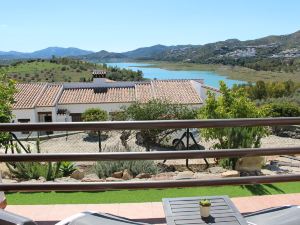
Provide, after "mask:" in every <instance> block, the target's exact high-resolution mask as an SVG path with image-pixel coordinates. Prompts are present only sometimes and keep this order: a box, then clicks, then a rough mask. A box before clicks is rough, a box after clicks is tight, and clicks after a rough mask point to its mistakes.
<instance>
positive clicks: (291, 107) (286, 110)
mask: <svg viewBox="0 0 300 225" xmlns="http://www.w3.org/2000/svg"><path fill="white" fill-rule="evenodd" d="M264 108H265V110H266V114H267V115H268V116H270V117H297V116H300V107H299V106H298V105H297V104H296V103H291V102H277V103H270V104H267V105H266V106H265V107H264Z"/></svg>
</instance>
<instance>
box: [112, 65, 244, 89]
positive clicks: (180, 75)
mask: <svg viewBox="0 0 300 225" xmlns="http://www.w3.org/2000/svg"><path fill="white" fill-rule="evenodd" d="M107 65H109V66H117V67H120V68H125V69H131V70H134V71H137V70H141V71H143V74H144V77H145V78H149V79H155V78H156V79H158V80H168V79H204V83H205V84H207V85H209V86H213V87H216V88H217V87H219V81H221V80H223V81H225V83H226V84H227V85H228V86H229V87H232V85H233V84H242V83H244V81H239V80H230V79H227V78H226V76H221V75H220V74H217V73H215V72H211V71H186V70H180V71H178V70H166V69H160V68H152V67H143V66H147V65H149V64H143V63H107Z"/></svg>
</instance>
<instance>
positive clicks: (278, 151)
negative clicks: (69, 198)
mask: <svg viewBox="0 0 300 225" xmlns="http://www.w3.org/2000/svg"><path fill="white" fill-rule="evenodd" d="M299 124H300V118H299V117H297V118H260V119H256V118H255V119H221V120H176V121H173V120H168V121H124V122H89V123H32V124H0V132H19V131H77V130H95V131H99V130H120V129H126V130H130V129H132V130H140V129H159V128H160V129H171V128H182V129H183V128H224V127H240V126H243V127H244V126H276V125H299ZM282 154H292V155H295V154H300V146H299V147H283V148H257V149H221V150H196V151H195V150H193V151H163V152H117V153H57V154H54V153H51V154H44V153H39V154H3V155H0V162H20V161H40V162H46V161H113V160H165V159H200V158H224V157H246V156H269V155H282ZM293 181H300V175H275V176H249V177H237V178H222V179H221V178H220V179H209V180H183V181H182V180H170V181H138V182H137V181H128V182H103V183H40V184H37V183H34V184H28V183H26V184H0V191H98V190H116V189H145V188H179V187H199V186H219V185H246V184H265V183H276V182H293Z"/></svg>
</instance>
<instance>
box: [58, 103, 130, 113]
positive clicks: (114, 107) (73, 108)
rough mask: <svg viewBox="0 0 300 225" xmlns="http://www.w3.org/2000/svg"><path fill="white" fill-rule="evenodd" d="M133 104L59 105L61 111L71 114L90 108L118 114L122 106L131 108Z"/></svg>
mask: <svg viewBox="0 0 300 225" xmlns="http://www.w3.org/2000/svg"><path fill="white" fill-rule="evenodd" d="M131 104H132V103H100V104H65V105H59V106H58V108H59V109H67V110H68V111H69V112H70V113H83V112H84V111H85V110H87V109H89V108H100V109H102V110H105V111H107V112H108V113H110V112H117V111H120V110H121V107H122V106H126V107H128V106H130V105H131Z"/></svg>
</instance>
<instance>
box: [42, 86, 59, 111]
mask: <svg viewBox="0 0 300 225" xmlns="http://www.w3.org/2000/svg"><path fill="white" fill-rule="evenodd" d="M62 88H63V86H62V85H61V84H49V85H48V86H47V88H46V90H45V91H44V93H43V95H42V96H41V98H40V99H39V101H38V103H37V106H39V107H47V106H48V107H49V106H54V105H55V103H56V100H57V97H58V94H59V93H60V91H61V90H62Z"/></svg>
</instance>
